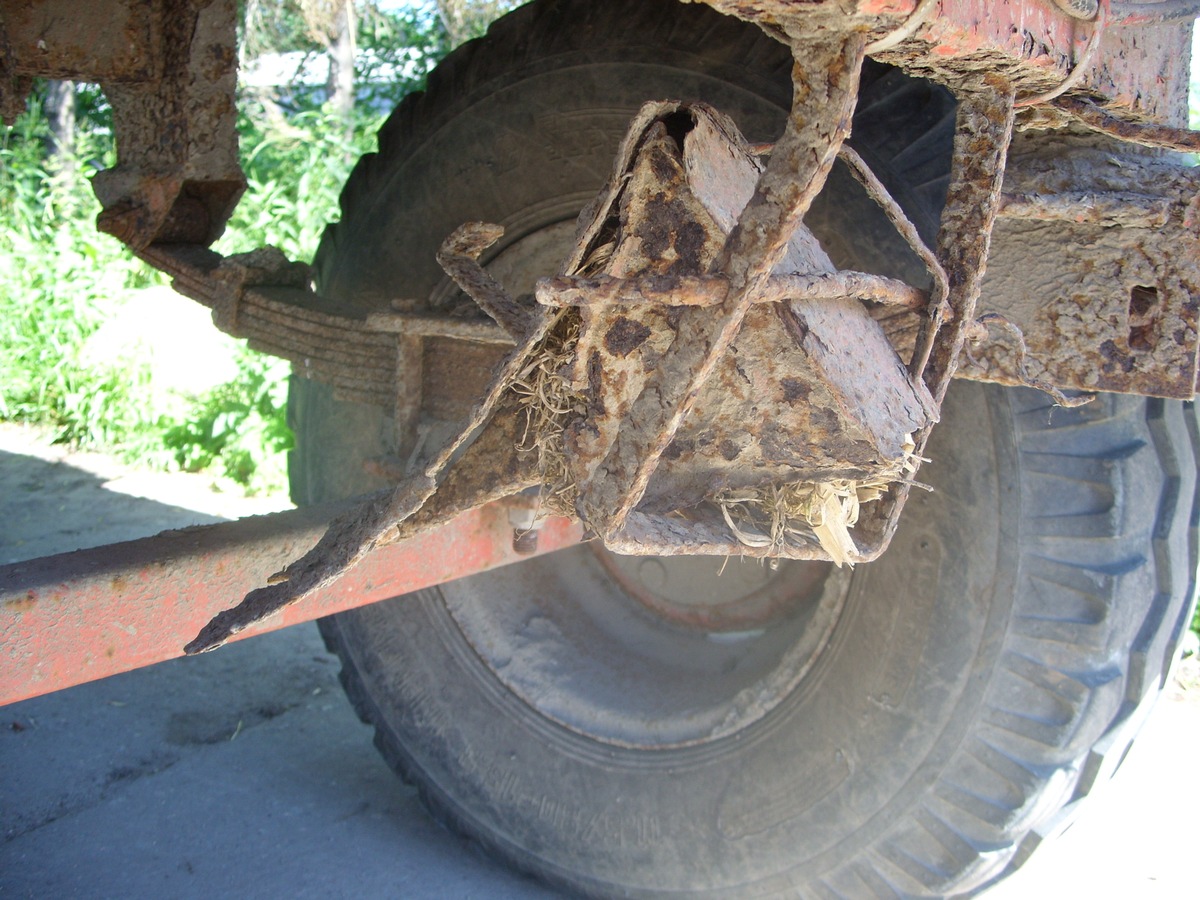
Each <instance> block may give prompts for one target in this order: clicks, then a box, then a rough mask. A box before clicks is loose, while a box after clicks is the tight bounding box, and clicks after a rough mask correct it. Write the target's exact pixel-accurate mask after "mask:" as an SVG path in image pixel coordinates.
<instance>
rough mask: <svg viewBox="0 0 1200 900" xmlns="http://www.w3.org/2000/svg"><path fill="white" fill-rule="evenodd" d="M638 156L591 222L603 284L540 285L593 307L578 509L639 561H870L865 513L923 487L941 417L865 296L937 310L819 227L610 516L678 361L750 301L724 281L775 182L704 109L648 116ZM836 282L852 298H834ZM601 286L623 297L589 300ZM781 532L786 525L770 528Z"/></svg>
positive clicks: (571, 448)
mask: <svg viewBox="0 0 1200 900" xmlns="http://www.w3.org/2000/svg"><path fill="white" fill-rule="evenodd" d="M626 146H627V147H636V148H637V151H636V153H622V154H619V157H618V158H619V160H621V161H622V162H623V163H624V164H620V163H619V164H618V167H617V169H616V170H615V171H614V174H613V177H612V179H611V182H610V188H609V190H608V192H607V194H606V195H605V197H606V199H605V201H604V202H603V203H600V204H597V205H596V206H594V207H593V208H592V209H591V210H589V212H588V214H587V217H586V218H585V219H584V220H583V222H582V225H581V241H580V244H579V246H578V247H577V249H576V252H575V253H574V254H573V259H574V260H578V261H587V260H592V259H595V258H596V250H597V248H598V247H601V246H603V247H605V248H606V249H605V252H604V258H605V260H606V262H605V264H604V266H603V271H602V273H600V274H596V273H591V274H590V276H589V279H588V280H584V281H572V279H571V278H569V277H563V276H560V277H558V278H554V279H547V280H544V281H543V282H541V283H540V284H539V286H538V297H539V299H540V300H541V301H542V302H543V303H548V304H551V305H555V306H558V305H562V304H568V303H570V302H571V300H572V298H574V299H575V300H577V301H578V307H577V309H578V312H577V313H576V315H577V316H578V320H579V332H580V334H579V337H578V339H577V344H576V352H575V356H574V360H573V363H572V365H571V367H570V369H569V370H567V371H566V372H564V373H563V377H564V379H565V380H567V381H569V382H570V384H571V387H572V391H573V395H574V397H575V398H576V400H575V403H574V405H573V408H572V409H571V410H570V411H568V412H566V413H565V415H564V418H566V419H567V424H566V425H565V426H564V428H563V432H564V433H563V447H562V452H563V454H564V457H565V459H566V462H567V469H568V471H569V473H570V476H571V479H572V481H573V482H574V483H575V484H577V485H578V486H579V498H578V504H577V510H576V511H577V513H578V514H579V516H580V517H581V518H582V519H583V520H584V522H585V523H586V524H587V525H588V526H589V527H590V528H591V529H592V530H594V531H595V532H596V533H597V534H599V535H600V536H601V538H602V539H603V540H604V542H605V543H606V544H607V545H608V546H609V547H610V548H611V549H615V550H618V551H620V552H625V553H672V554H680V553H711V554H717V553H733V554H741V555H751V556H772V557H792V558H820V559H829V558H832V559H834V560H835V561H837V562H839V563H841V562H855V561H861V560H862V559H863V558H864V556H865V554H864V553H863V552H862V549H863V548H859V547H858V546H857V545H856V544H855V542H854V540H853V538H852V537H851V536H850V534H849V530H848V529H849V528H850V527H851V526H852V525H853V523H854V521H856V519H857V504H858V503H859V501H860V499H862V500H864V501H874V500H878V499H881V498H882V497H883V496H884V495H885V494H886V485H888V484H890V483H893V482H896V481H903V480H905V479H906V478H908V477H909V476H910V475H911V469H912V468H913V460H912V452H913V449H914V447H913V444H912V442H911V440H910V435H911V434H912V433H913V432H916V431H919V430H921V429H922V428H924V427H925V426H926V425H927V424H928V423H929V422H930V421H931V419H932V418H933V417H934V413H933V412H932V410H933V405H932V401H931V399H930V398H929V397H928V394H927V392H926V391H925V389H924V386H923V385H922V384H921V383H920V382H919V381H917V380H914V379H912V378H910V377H909V375H908V373H907V372H906V370H905V368H904V366H903V364H902V363H901V361H900V359H899V357H898V356H897V355H896V353H895V351H894V350H893V349H892V347H891V345H890V344H889V343H888V341H887V339H886V337H885V335H884V334H883V331H882V329H881V328H880V327H879V325H878V324H877V323H876V322H875V321H874V320H873V319H872V318H871V317H870V315H869V314H868V312H867V310H866V308H865V306H864V304H863V302H862V301H861V300H860V299H859V297H857V296H855V295H853V294H852V293H845V292H848V291H853V288H854V286H855V285H862V286H866V285H868V284H869V285H871V286H872V287H875V288H879V290H878V293H879V294H881V295H883V296H884V297H885V298H886V299H887V300H891V301H892V302H895V303H897V304H901V305H905V304H907V305H914V304H916V303H922V302H928V301H927V298H924V297H923V296H921V295H920V293H919V292H916V291H915V289H911V288H908V289H907V290H905V289H902V288H901V287H900V285H897V284H894V283H890V284H885V283H884V282H882V281H878V280H875V279H873V278H872V276H867V275H865V274H864V273H844V272H837V271H836V270H835V269H834V267H833V265H832V264H831V263H830V262H829V259H828V257H827V256H826V255H825V253H824V251H823V250H822V249H821V248H820V245H819V244H818V243H817V241H816V239H815V238H814V237H813V236H812V234H811V233H810V232H808V231H807V229H805V228H803V227H802V226H800V227H797V228H796V229H795V231H794V232H793V233H792V234H791V238H790V240H789V241H788V242H787V244H786V247H785V248H784V249H783V257H782V259H781V260H779V261H778V262H777V263H776V264H775V266H774V268H773V270H771V271H770V272H768V273H767V274H768V276H769V277H765V278H763V279H761V280H760V281H759V282H758V287H756V288H755V289H753V290H752V291H751V292H750V294H749V295H748V296H749V299H750V301H751V302H750V306H749V308H748V310H747V312H746V314H745V318H744V320H743V322H742V325H741V328H740V330H739V331H738V333H737V335H736V336H735V337H734V339H733V340H732V342H731V344H730V345H729V348H728V351H727V352H726V353H725V354H724V355H723V356H722V357H721V358H720V359H719V360H718V361H717V362H716V365H715V366H714V368H713V371H712V374H711V375H710V377H709V378H708V379H707V381H706V382H705V383H704V384H703V385H702V386H701V388H700V390H699V392H698V395H697V397H696V399H695V401H694V404H693V406H692V408H691V410H690V413H689V414H688V415H687V416H686V417H684V418H683V420H682V421H681V422H680V423H679V424H678V426H677V428H676V430H675V431H674V433H673V434H672V436H671V439H670V441H669V442H668V443H667V445H666V448H665V450H664V451H663V452H662V454H661V456H660V458H659V459H658V461H657V465H656V466H655V468H654V470H653V474H652V475H651V476H650V477H649V478H648V479H647V483H646V486H645V490H644V491H643V492H642V494H641V495H640V496H639V497H638V498H637V501H636V503H635V505H634V506H633V508H632V509H631V510H630V512H629V513H628V514H627V515H626V516H625V517H624V518H623V519H621V520H618V521H615V522H614V521H613V520H612V519H611V518H608V517H607V516H606V511H605V510H604V509H603V508H601V507H598V506H597V505H595V504H594V503H592V502H591V501H592V496H593V495H594V493H595V491H596V489H597V488H598V487H600V486H602V485H605V484H606V483H607V482H608V481H609V479H610V478H611V472H610V471H609V470H608V469H607V468H606V460H608V459H610V458H612V455H613V449H614V447H616V446H617V444H618V442H619V439H620V436H621V435H622V433H623V432H624V431H625V430H626V429H637V430H640V431H641V432H643V433H646V432H650V431H651V430H652V429H655V428H659V429H662V428H665V427H667V426H666V424H665V422H664V420H665V418H666V415H665V413H664V414H663V415H662V416H661V418H660V419H659V420H658V421H654V420H643V419H640V418H639V417H638V416H637V413H636V412H635V410H636V409H637V407H638V403H639V400H642V404H641V405H642V406H643V407H646V406H647V405H648V404H647V403H646V402H645V400H644V399H643V398H644V397H645V395H646V393H647V392H648V391H656V390H657V389H658V376H659V373H660V372H661V371H662V368H663V362H664V359H665V358H666V357H667V356H668V355H669V354H676V355H680V354H683V353H685V352H686V350H687V348H686V347H681V346H680V342H681V341H683V340H691V341H697V342H699V343H700V344H701V346H700V348H699V349H700V350H701V351H703V350H706V349H707V347H708V342H709V341H711V340H712V337H713V335H714V334H715V333H716V332H717V331H718V330H719V329H720V328H721V326H722V324H723V322H724V313H723V310H722V305H721V301H722V300H724V299H725V297H724V296H721V295H722V293H723V292H724V293H725V294H726V295H727V294H728V293H729V292H731V291H733V290H734V288H733V286H732V280H731V279H729V278H728V277H724V278H723V277H719V276H714V275H711V274H710V275H706V274H705V273H711V271H712V269H713V266H714V263H715V262H716V261H717V260H718V259H719V258H720V256H721V254H722V252H723V250H724V248H725V247H726V244H727V241H728V239H729V234H730V232H731V231H732V230H733V229H734V227H735V224H736V223H737V221H738V218H739V215H740V214H741V213H742V212H743V210H744V209H745V207H746V206H747V204H748V202H749V201H750V199H751V197H752V196H753V195H754V193H755V189H756V185H757V184H758V183H759V179H760V172H761V167H760V165H759V164H758V163H757V162H756V161H755V159H754V158H753V157H752V156H751V155H750V153H749V152H748V150H747V148H746V146H745V144H744V142H743V141H742V139H741V138H740V136H739V135H738V134H737V132H736V129H735V128H734V126H733V125H732V123H730V122H729V120H728V119H726V118H725V117H724V116H722V115H720V114H719V113H717V112H716V111H714V110H711V109H708V108H706V107H703V106H691V107H682V106H679V105H677V104H651V105H648V106H647V107H646V108H644V110H643V115H642V116H640V117H639V123H638V125H637V126H636V127H635V128H634V129H632V130H631V132H630V133H629V135H628V137H627V138H626ZM584 265H585V263H580V266H581V267H583V266H584ZM823 279H827V280H828V282H829V283H831V284H835V285H837V290H822V289H821V288H820V286H821V285H822V284H823V283H825V282H824V281H823ZM584 283H586V284H589V285H590V284H600V285H603V286H604V291H603V292H602V294H603V293H604V292H607V294H608V296H609V297H615V298H616V299H615V300H608V299H606V298H605V297H604V296H600V297H597V296H596V295H595V294H591V295H589V294H588V293H587V291H585V290H582V289H581V287H580V285H581V284H584ZM671 287H674V289H675V291H676V294H675V295H674V296H672V295H671V293H670V292H669V291H670V288H671ZM904 287H905V288H907V286H904ZM788 288H791V289H792V290H793V291H794V292H789V290H788ZM805 289H808V290H811V291H812V294H813V296H807V295H806V293H805ZM864 293H870V292H869V291H864ZM755 301H762V302H755ZM685 321H686V322H687V324H688V325H689V327H688V328H687V329H686V330H685V329H684V327H683V325H684V323H685ZM689 336H690V337H689ZM660 398H661V394H659V395H657V396H656V397H655V399H660ZM651 437H653V435H651ZM633 462H634V463H636V462H637V461H636V460H634V461H633ZM821 485H824V486H825V487H818V486H821ZM834 485H836V487H833V486H834ZM858 485H862V486H863V490H862V492H861V494H860V491H859V490H858V487H857V486H858ZM776 501H778V502H776ZM781 512H784V513H786V514H785V515H783V516H782V517H781V516H780V513H781ZM760 513H761V515H760ZM772 517H773V520H775V521H776V525H775V527H771V525H770V524H769V523H767V524H764V522H763V521H762V520H763V519H767V520H772ZM835 519H836V520H837V522H836V527H831V526H834V525H835V522H834V520H835ZM865 549H867V550H868V552H870V551H871V550H872V549H873V548H865Z"/></svg>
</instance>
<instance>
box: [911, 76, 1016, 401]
mask: <svg viewBox="0 0 1200 900" xmlns="http://www.w3.org/2000/svg"><path fill="white" fill-rule="evenodd" d="M1013 102H1014V89H1013V86H1012V85H1011V84H1010V83H1009V82H1008V81H1006V80H1005V79H1003V78H1001V77H999V76H994V75H990V76H987V77H986V78H984V79H983V81H982V83H981V84H979V85H978V86H977V88H976V90H975V91H972V92H971V93H969V94H964V95H962V96H960V97H959V105H958V125H957V131H956V133H955V135H954V165H953V168H952V169H951V172H950V190H949V192H948V194H947V197H946V208H945V210H944V211H943V212H942V225H941V230H940V231H939V232H938V247H937V251H938V259H939V260H940V261H941V264H942V266H943V268H944V269H945V270H946V275H947V277H948V279H949V287H950V292H949V295H948V297H947V303H948V305H949V307H950V311H951V313H952V314H953V316H954V318H953V319H952V320H951V321H950V322H949V323H948V324H946V326H945V327H946V328H947V329H948V331H949V332H950V333H949V334H948V335H946V336H945V337H942V336H940V335H939V334H938V332H939V331H940V330H941V328H942V327H943V323H942V322H941V321H939V318H940V316H938V315H935V317H934V318H933V319H931V320H929V321H927V322H926V323H923V326H922V330H921V332H920V333H919V334H918V336H917V343H916V356H917V357H918V358H920V357H922V356H924V355H925V354H926V353H928V354H929V368H928V369H927V370H926V371H925V382H926V384H928V385H929V389H930V391H931V392H932V393H933V396H934V398H935V399H936V400H937V402H938V403H939V404H940V403H941V402H942V399H943V398H944V397H945V396H946V389H947V388H948V387H949V385H950V379H951V378H952V377H953V375H954V371H955V369H956V367H957V365H958V359H959V356H960V354H961V353H962V349H963V346H964V345H965V343H966V340H967V325H968V324H969V323H971V322H973V321H974V320H975V306H976V304H977V303H978V301H979V293H980V289H981V286H982V284H983V276H984V272H985V271H986V268H987V258H988V249H989V247H990V246H991V240H992V226H993V225H994V224H995V222H996V215H997V214H998V212H999V210H1000V189H1001V185H1002V184H1003V180H1004V166H1005V163H1006V161H1007V158H1008V145H1009V142H1010V141H1011V140H1012V133H1013V117H1014V112H1015V110H1014V107H1013ZM926 348H929V349H928V350H927V349H926Z"/></svg>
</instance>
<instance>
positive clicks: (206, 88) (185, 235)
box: [92, 0, 245, 250]
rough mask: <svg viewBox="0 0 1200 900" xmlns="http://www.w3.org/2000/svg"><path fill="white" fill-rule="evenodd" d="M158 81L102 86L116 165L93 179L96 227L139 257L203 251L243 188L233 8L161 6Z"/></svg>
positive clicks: (223, 1) (167, 0) (181, 1)
mask: <svg viewBox="0 0 1200 900" xmlns="http://www.w3.org/2000/svg"><path fill="white" fill-rule="evenodd" d="M162 2H163V11H162V41H161V47H162V50H161V56H160V58H159V60H158V65H159V66H160V68H161V73H160V77H158V78H156V79H154V80H151V81H144V82H142V81H139V82H135V83H111V84H110V83H106V84H104V85H103V86H104V89H105V93H106V95H107V96H108V100H109V102H110V103H111V104H112V109H113V124H114V129H115V131H116V137H117V166H116V167H115V168H113V169H108V170H105V171H103V172H99V173H97V174H96V176H95V177H94V178H93V180H92V184H93V187H94V188H95V191H96V196H97V197H98V198H99V199H100V203H101V205H102V206H103V207H104V210H103V212H101V214H100V217H99V218H98V219H97V223H96V224H97V227H98V228H99V229H100V230H101V231H105V232H107V233H109V234H112V235H114V236H116V237H117V238H119V239H120V240H121V241H123V242H124V243H126V244H128V245H129V246H130V247H132V248H133V249H135V250H140V249H142V248H144V247H146V246H148V245H149V244H150V243H151V242H152V241H154V240H160V241H167V242H172V243H197V244H208V243H210V242H212V241H213V240H215V239H216V238H217V237H218V236H219V235H220V234H221V232H222V231H223V230H224V227H225V222H226V220H227V219H228V218H229V215H230V214H231V213H232V212H233V208H234V206H235V205H236V203H237V201H238V198H239V197H240V196H241V194H242V191H243V190H244V188H245V178H244V176H243V175H242V170H241V165H240V163H239V161H238V152H237V146H238V145H237V133H236V130H235V125H236V122H237V110H236V108H235V106H234V97H235V91H236V88H237V49H236V29H235V25H236V21H237V17H236V4H235V2H234V0H210V2H207V3H203V4H201V3H196V2H193V0H162Z"/></svg>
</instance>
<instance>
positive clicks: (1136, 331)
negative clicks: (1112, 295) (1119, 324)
mask: <svg viewBox="0 0 1200 900" xmlns="http://www.w3.org/2000/svg"><path fill="white" fill-rule="evenodd" d="M1159 310H1160V302H1159V296H1158V289H1157V288H1153V287H1146V286H1144V285H1140V284H1139V285H1134V286H1133V288H1131V289H1130V291H1129V349H1130V350H1133V351H1135V352H1139V353H1149V352H1150V351H1151V350H1153V349H1154V343H1155V334H1154V331H1155V324H1156V322H1157V320H1158V315H1159Z"/></svg>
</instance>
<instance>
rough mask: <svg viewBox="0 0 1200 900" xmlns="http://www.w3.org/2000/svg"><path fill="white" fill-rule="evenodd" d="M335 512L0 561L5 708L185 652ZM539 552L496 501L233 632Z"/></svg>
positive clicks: (546, 531) (283, 623)
mask: <svg viewBox="0 0 1200 900" xmlns="http://www.w3.org/2000/svg"><path fill="white" fill-rule="evenodd" d="M331 514H332V510H331V509H328V508H327V509H317V510H295V511H293V512H288V513H280V514H277V515H274V516H263V517H259V518H255V519H245V520H242V521H239V522H230V523H225V524H221V525H210V526H204V527H201V528H190V529H184V530H182V531H171V532H165V533H163V534H161V535H158V536H157V537H153V538H146V539H145V540H141V541H131V542H128V543H124V544H112V545H109V546H107V547H99V548H96V549H93V550H81V551H76V552H74V553H65V554H61V555H59V556H50V557H45V558H43V559H37V560H30V561H28V562H22V563H16V564H14V565H10V566H5V567H3V568H0V705H3V704H7V703H13V702H16V701H18V700H23V699H26V698H28V697H35V696H38V695H40V694H46V693H50V692H51V691H56V690H61V689H62V688H66V687H71V686H72V685H76V684H82V683H84V682H87V681H94V680H96V679H98V678H105V677H107V676H109V675H115V674H118V673H120V672H127V671H130V670H132V669H137V668H141V667H142V666H148V665H152V664H153V663H156V662H161V661H163V660H166V659H172V658H174V657H177V656H182V655H183V645H184V644H185V643H187V642H188V641H190V640H191V639H192V638H194V637H195V636H196V634H197V632H199V631H200V629H201V628H202V627H203V626H204V625H205V624H207V623H208V621H209V620H210V619H211V618H212V617H213V616H214V615H216V614H217V613H218V612H220V611H221V610H223V609H226V608H228V607H230V606H233V605H234V604H236V603H237V601H238V600H239V599H240V598H241V597H242V596H243V595H244V594H245V593H246V592H247V591H249V590H251V589H252V588H255V587H258V586H260V585H262V584H264V583H265V582H266V580H267V578H268V577H269V576H270V575H271V574H272V573H273V572H276V571H279V570H280V569H282V568H283V567H284V565H286V564H287V563H288V562H290V561H291V560H293V559H295V558H296V557H297V556H300V555H301V554H303V553H304V552H305V551H306V550H307V549H308V548H309V547H310V546H312V545H313V544H315V543H316V541H317V539H318V538H319V537H320V536H321V534H322V533H323V532H324V529H325V525H327V524H328V522H329V519H330V518H331ZM579 539H580V529H579V526H578V525H577V524H575V523H572V522H570V521H568V520H566V519H557V518H555V519H549V520H547V521H546V522H545V523H544V524H543V525H542V527H541V529H540V531H539V534H538V545H537V550H536V552H537V553H539V554H540V553H546V552H549V551H552V550H557V549H561V548H563V547H567V546H570V545H572V544H575V543H577V542H578V541H579ZM529 556H530V554H517V553H516V552H514V551H513V547H512V525H511V524H510V523H509V520H508V514H507V511H506V509H505V508H504V507H503V506H500V505H498V504H492V505H490V506H486V507H482V508H480V509H475V510H471V511H470V512H466V513H464V514H462V515H461V516H459V517H458V518H456V519H454V520H453V521H451V522H450V523H448V524H447V525H444V526H442V527H440V528H436V529H433V530H432V531H429V532H426V533H424V534H421V535H419V536H417V537H415V538H412V539H411V540H408V541H405V542H404V543H402V544H395V545H392V546H389V547H384V548H382V549H380V550H376V551H374V552H372V553H371V554H370V555H368V556H367V557H366V559H364V560H363V561H362V562H361V563H360V564H359V565H358V566H357V567H355V568H354V569H353V570H351V571H350V572H349V573H348V574H346V575H345V576H344V577H343V578H341V579H340V580H338V581H337V582H335V583H334V584H332V585H330V586H329V587H327V588H326V589H324V590H323V591H321V592H320V593H319V594H317V595H316V596H314V597H312V598H310V599H308V600H306V601H303V602H301V603H298V604H296V605H295V606H292V607H289V608H287V609H285V610H283V611H282V612H281V613H279V614H276V615H274V616H272V617H270V618H269V619H267V620H266V621H264V622H262V623H260V624H258V625H256V626H254V627H253V628H250V629H247V630H246V631H244V632H242V633H241V634H239V635H238V636H237V637H236V638H234V639H235V640H241V639H242V638H245V637H250V636H252V635H256V634H262V633H265V632H267V631H274V630H275V629H278V628H285V627H287V626H289V625H295V624H297V623H299V622H306V621H309V620H310V619H315V618H318V617H320V616H326V615H329V614H331V613H335V612H341V611H343V610H347V609H353V608H354V607H357V606H363V605H365V604H368V603H375V602H378V601H380V600H386V599H389V598H391V597H395V596H398V595H400V594H406V593H409V592H411V591H415V590H420V589H422V588H427V587H432V586H434V585H437V584H441V583H443V582H446V581H451V580H453V579H455V578H462V577H464V576H466V575H471V574H474V573H476V572H482V571H485V570H487V569H492V568H496V567H498V566H503V565H507V564H509V563H512V562H517V561H519V560H521V559H528V558H529Z"/></svg>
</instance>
